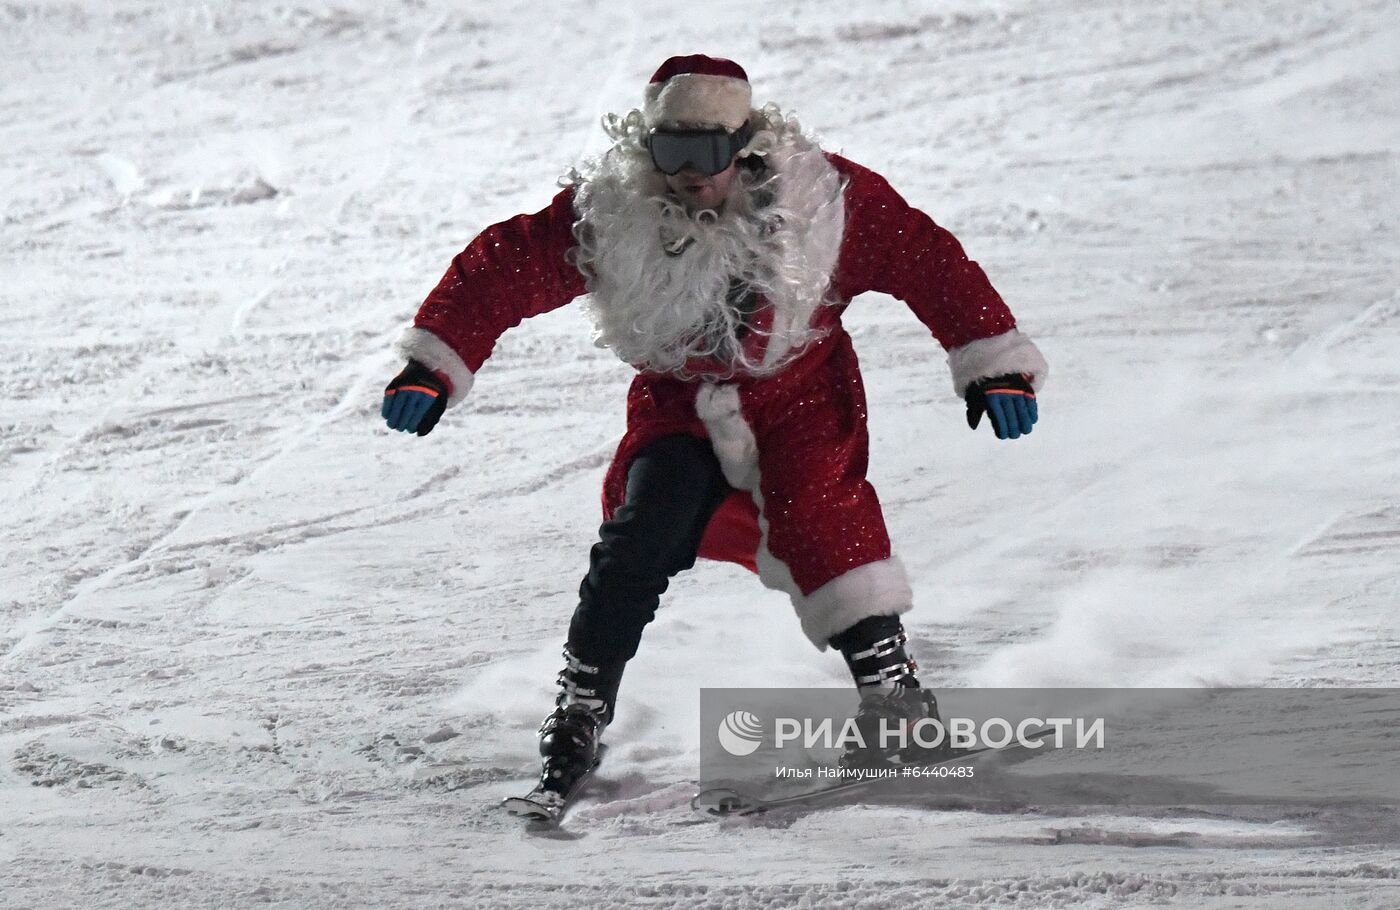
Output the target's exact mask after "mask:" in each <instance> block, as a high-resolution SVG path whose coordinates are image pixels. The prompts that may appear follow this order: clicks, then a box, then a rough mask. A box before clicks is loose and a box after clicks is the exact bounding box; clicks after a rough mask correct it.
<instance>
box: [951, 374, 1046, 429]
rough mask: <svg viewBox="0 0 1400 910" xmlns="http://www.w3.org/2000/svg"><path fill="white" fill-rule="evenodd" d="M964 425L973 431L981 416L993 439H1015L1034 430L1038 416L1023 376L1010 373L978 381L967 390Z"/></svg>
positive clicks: (1033, 392) (1027, 383)
mask: <svg viewBox="0 0 1400 910" xmlns="http://www.w3.org/2000/svg"><path fill="white" fill-rule="evenodd" d="M966 398H967V425H968V426H970V427H972V428H973V429H974V430H975V429H977V425H978V424H979V423H981V422H982V415H983V414H984V413H985V414H986V415H987V417H988V419H989V422H990V423H991V425H992V430H993V432H995V433H996V434H997V439H1019V438H1020V437H1022V436H1024V435H1026V434H1027V433H1029V432H1030V431H1031V427H1033V426H1035V422H1036V419H1037V418H1038V417H1039V413H1038V411H1037V408H1036V404H1035V389H1033V388H1031V383H1030V379H1029V377H1027V376H1024V375H1020V374H1015V373H1011V374H1008V375H1006V376H995V377H993V378H991V379H979V380H977V381H976V382H974V383H973V384H972V385H970V386H968V387H967V393H966Z"/></svg>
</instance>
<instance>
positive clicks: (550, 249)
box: [396, 187, 585, 405]
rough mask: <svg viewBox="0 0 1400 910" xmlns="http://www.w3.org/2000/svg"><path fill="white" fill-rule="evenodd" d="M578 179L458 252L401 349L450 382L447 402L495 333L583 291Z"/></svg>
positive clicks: (465, 383) (462, 392) (464, 388)
mask: <svg viewBox="0 0 1400 910" xmlns="http://www.w3.org/2000/svg"><path fill="white" fill-rule="evenodd" d="M573 197H574V190H573V188H572V187H570V188H566V189H564V190H563V191H561V192H560V193H559V194H558V195H557V196H555V197H554V200H553V201H552V202H551V203H550V204H549V206H548V207H546V208H544V209H543V210H541V211H538V212H535V213H534V214H532V215H517V216H515V217H514V218H511V219H509V220H507V221H502V222H501V223H500V224H493V225H491V226H490V227H488V228H487V229H486V230H484V231H482V232H481V233H480V234H479V235H477V237H476V239H475V240H473V241H472V242H471V243H469V244H467V248H466V249H464V250H462V252H460V253H458V254H457V256H456V257H455V258H454V259H453V260H452V265H451V266H449V267H448V269H447V274H445V275H443V276H442V280H441V281H439V282H438V284H437V287H435V288H433V290H432V292H431V293H430V294H428V297H427V299H426V300H424V301H423V305H422V306H421V307H419V309H418V315H417V316H416V317H414V320H413V327H412V328H410V329H409V330H408V331H406V332H405V333H404V335H403V337H402V338H400V339H399V342H398V344H397V345H396V349H397V350H398V352H399V353H400V354H403V355H404V356H405V357H408V358H412V359H414V360H417V361H419V362H420V363H422V364H424V365H425V366H427V367H428V368H429V369H432V370H435V371H437V372H438V373H441V374H443V375H445V376H446V377H447V378H448V380H449V381H450V382H451V383H452V392H451V394H450V395H449V396H448V404H449V405H451V404H456V403H457V402H459V401H461V400H462V399H463V398H465V397H466V395H467V392H468V391H469V390H470V389H471V386H472V382H473V379H474V377H475V374H476V372H477V370H479V369H481V365H482V363H484V362H485V361H486V358H488V357H490V356H491V350H492V349H493V348H494V347H495V346H496V340H497V339H499V338H500V337H501V335H503V334H505V331H506V330H507V329H509V328H512V327H514V326H517V325H519V324H520V323H521V321H522V320H524V319H526V318H528V317H530V316H538V315H540V314H541V313H547V312H549V311H550V310H554V309H558V308H559V307H561V306H563V305H564V304H566V303H568V302H569V301H571V300H573V299H574V298H575V297H578V296H579V295H580V294H583V293H584V291H585V286H584V278H583V275H582V274H581V273H580V272H579V270H578V269H577V268H576V267H575V266H574V265H573V264H572V263H571V262H570V261H569V258H568V253H569V250H570V249H572V248H573V246H574V236H573V224H574V209H573Z"/></svg>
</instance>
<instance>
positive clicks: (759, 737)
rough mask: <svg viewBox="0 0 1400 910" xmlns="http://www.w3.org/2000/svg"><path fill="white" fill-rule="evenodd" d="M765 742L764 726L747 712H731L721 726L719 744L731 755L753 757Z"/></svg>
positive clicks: (721, 722)
mask: <svg viewBox="0 0 1400 910" xmlns="http://www.w3.org/2000/svg"><path fill="white" fill-rule="evenodd" d="M762 742H763V724H761V723H760V722H759V720H758V718H757V717H755V716H753V715H752V714H750V713H749V712H747V711H731V712H730V713H729V715H728V716H727V717H725V718H724V720H722V721H720V724H719V744H720V745H721V746H723V747H724V751H726V752H728V753H729V754H730V755H739V756H743V755H752V754H753V753H754V752H756V751H758V747H759V746H760V745H761V744H762Z"/></svg>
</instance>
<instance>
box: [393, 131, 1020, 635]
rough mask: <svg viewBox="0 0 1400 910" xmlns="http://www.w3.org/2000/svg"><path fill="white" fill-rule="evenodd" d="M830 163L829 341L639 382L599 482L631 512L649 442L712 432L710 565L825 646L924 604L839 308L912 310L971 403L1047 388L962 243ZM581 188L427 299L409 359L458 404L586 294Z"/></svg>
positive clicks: (878, 181) (519, 224)
mask: <svg viewBox="0 0 1400 910" xmlns="http://www.w3.org/2000/svg"><path fill="white" fill-rule="evenodd" d="M825 158H826V161H827V162H829V164H830V165H831V166H832V167H834V168H835V170H836V172H837V173H839V175H840V177H841V178H842V180H843V182H844V184H845V186H844V191H843V192H842V200H841V201H842V202H843V203H844V212H843V213H842V217H843V223H842V224H841V225H840V226H839V227H840V234H839V255H838V256H837V257H836V260H835V261H836V266H835V269H834V270H833V273H832V275H831V278H830V281H831V284H830V292H829V293H828V299H830V300H832V301H833V303H832V305H827V306H822V307H819V308H817V309H816V310H815V312H814V313H813V315H812V319H813V321H814V324H815V325H817V326H818V327H820V328H822V329H823V330H824V334H823V335H822V336H821V337H820V338H819V340H817V341H815V342H814V343H811V344H810V345H808V346H806V347H805V348H804V349H803V350H802V353H801V354H800V355H799V356H797V357H796V358H795V359H794V360H792V361H791V362H789V363H788V364H787V365H786V366H785V367H783V368H782V369H781V370H780V371H779V372H777V373H776V374H774V375H767V376H744V375H740V376H737V377H732V378H730V379H727V380H724V381H711V380H707V379H705V378H703V377H699V378H678V377H676V376H673V375H665V374H660V373H656V372H648V371H642V372H639V373H638V375H637V376H636V378H635V379H634V380H633V383H632V386H631V389H630V390H629V393H628V397H627V431H626V434H625V436H624V437H623V439H622V441H621V443H620V445H619V446H618V449H617V453H616V455H615V457H614V459H613V461H612V464H611V466H610V468H609V470H608V472H607V476H606V479H605V480H604V485H603V510H604V513H605V516H606V515H611V514H612V512H613V510H615V509H616V508H617V507H618V506H619V505H620V504H621V503H622V499H623V495H624V491H625V486H626V476H627V468H628V466H629V465H630V463H631V461H632V459H633V458H634V457H635V455H636V454H637V453H638V452H639V451H640V450H641V449H642V448H643V447H644V446H646V445H647V444H648V443H649V442H651V441H653V440H655V439H657V438H658V437H660V436H663V435H667V434H672V433H684V434H689V435H693V436H698V437H702V438H708V439H710V440H711V443H712V445H713V447H714V449H715V452H716V454H717V455H718V456H719V460H720V463H721V466H722V467H723V468H724V472H725V476H726V478H727V479H728V480H729V482H730V483H731V484H732V485H733V486H734V487H735V488H736V492H735V493H734V494H733V495H731V497H730V498H729V499H728V500H727V501H726V502H725V504H724V505H723V506H722V507H721V509H720V510H719V512H717V513H716V515H715V517H714V519H713V520H712V521H711V523H710V526H709V528H708V530H707V532H706V535H705V538H704V542H703V544H702V547H701V555H702V556H704V557H708V558H713V559H724V560H729V561H733V562H738V563H740V564H743V565H746V566H748V567H749V568H750V569H754V570H756V571H758V573H759V574H760V576H761V577H762V579H763V581H764V583H765V584H767V585H769V586H770V587H774V588H778V589H781V590H785V591H787V592H788V593H789V594H790V595H791V596H792V598H793V601H794V604H795V605H796V607H797V612H798V616H799V619H800V620H801V622H802V626H803V630H804V631H805V632H806V634H807V635H808V637H809V638H811V640H812V641H813V642H814V644H816V645H817V646H818V647H819V648H823V647H825V643H826V641H827V639H828V638H829V637H830V636H831V635H834V634H836V633H837V632H839V631H841V630H843V629H845V628H848V627H849V626H850V625H852V624H853V623H855V622H858V621H859V620H861V619H863V618H865V617H867V616H872V615H882V614H883V615H888V614H892V613H901V612H904V611H905V610H907V609H909V607H910V606H911V603H912V595H911V593H910V590H909V585H908V582H907V580H906V577H905V574H904V571H903V568H902V567H901V566H900V564H899V562H898V560H897V559H895V558H893V557H892V555H891V548H890V540H889V535H888V533H887V532H886V529H885V523H884V519H883V516H882V514H881V511H880V504H879V500H878V498H877V496H876V493H875V490H874V488H873V487H872V486H871V485H870V483H869V482H868V481H867V479H866V476H865V475H866V466H867V449H868V435H867V429H866V404H865V394H864V389H863V386H862V383H861V376H860V370H859V367H858V364H857V360H856V354H855V350H854V348H853V347H852V344H851V339H850V336H849V335H848V334H847V333H846V331H845V330H844V329H843V328H842V327H841V313H842V311H843V310H844V309H845V306H846V305H847V304H848V303H849V302H850V300H851V299H852V298H854V297H856V296H858V295H859V294H862V293H864V292H866V291H879V292H882V293H886V294H889V295H891V296H893V297H896V298H898V299H900V300H902V301H904V302H905V303H906V304H908V306H909V307H910V309H911V310H913V312H914V315H915V316H916V317H917V318H918V319H919V320H920V321H921V322H922V323H923V324H924V325H925V326H927V327H928V329H929V331H930V332H931V333H932V335H933V337H934V338H935V339H937V340H938V342H939V343H941V344H942V345H943V347H944V348H946V349H948V351H949V360H950V366H951V368H952V371H953V382H954V388H955V390H956V391H957V392H958V393H959V394H961V393H962V392H963V391H964V390H965V388H966V386H967V385H968V383H970V382H972V381H973V380H975V379H978V378H981V377H985V376H996V375H1002V374H1005V373H1026V374H1029V375H1031V376H1032V377H1033V379H1032V381H1033V382H1034V383H1035V384H1036V385H1037V386H1038V385H1039V383H1040V381H1041V380H1042V379H1043V376H1044V374H1045V372H1046V367H1045V362H1044V360H1043V358H1042V357H1041V356H1040V354H1039V352H1038V351H1037V350H1036V348H1035V346H1034V345H1033V344H1031V342H1030V341H1029V340H1028V339H1027V338H1025V336H1023V335H1021V334H1020V333H1019V332H1018V331H1017V330H1016V323H1015V320H1014V318H1013V317H1012V315H1011V312H1010V311H1009V310H1008V308H1007V307H1006V305H1005V303H1004V302H1003V301H1002V299H1001V298H1000V296H999V295H998V294H997V293H996V291H995V290H994V289H993V288H992V286H991V283H990V282H989V281H988V280H987V277H986V275H985V274H984V273H983V271H982V269H981V268H980V267H979V266H978V265H977V263H975V262H973V261H971V260H969V259H968V258H967V256H966V254H965V253H964V252H963V249H962V247H961V245H960V244H959V243H958V241H957V240H956V238H954V237H953V235H952V234H950V233H949V232H948V231H946V230H944V229H943V228H941V227H939V226H938V225H936V224H935V223H934V222H933V220H932V219H930V218H929V216H928V215H926V214H924V213H923V212H922V211H919V210H918V209H916V208H913V207H912V206H910V205H909V204H908V203H907V202H905V200H904V199H903V198H902V197H900V195H899V194H898V193H897V192H895V190H894V189H893V188H892V187H891V186H890V185H889V183H888V182H886V181H885V179H884V178H882V177H881V176H879V175H878V174H876V173H874V172H873V171H870V170H868V169H866V168H864V167H861V166H860V165H858V164H855V163H853V162H851V161H848V160H846V159H844V158H842V157H840V156H838V155H834V154H829V153H827V154H826V155H825ZM575 194H576V188H575V187H569V188H566V189H564V190H563V191H562V192H560V193H559V194H558V195H557V196H555V198H554V200H553V201H552V202H551V203H550V205H549V206H548V207H547V208H545V209H543V210H542V211H539V212H536V213H534V214H531V215H519V216H516V217H515V218H512V219H510V220H508V221H505V222H502V223H500V224H496V225H493V226H491V227H489V228H487V229H486V230H484V231H483V232H482V233H481V234H480V235H479V236H478V237H477V238H476V239H475V240H473V241H472V242H471V244H470V245H468V246H467V248H466V249H465V250H463V251H462V252H461V253H460V254H459V255H458V256H457V257H456V258H455V259H454V260H453V262H452V266H451V268H449V269H448V271H447V273H446V275H444V276H443V279H442V281H441V282H440V283H439V284H438V286H437V287H436V288H434V289H433V291H432V293H430V294H429V295H428V297H427V299H426V301H425V302H424V303H423V305H422V307H421V308H420V310H419V312H418V314H417V317H416V318H415V320H414V327H413V328H412V329H410V330H409V331H408V333H406V335H405V338H404V340H403V341H402V342H401V343H400V350H401V351H402V352H403V353H405V354H406V355H408V356H411V357H414V358H416V359H417V360H419V361H421V362H423V363H425V364H426V365H428V366H429V367H431V368H433V369H435V370H438V371H439V372H442V373H444V374H446V375H447V376H448V377H449V378H450V379H451V380H452V385H453V389H452V392H451V395H450V397H449V403H456V402H457V401H460V400H461V399H462V398H463V397H465V395H466V393H467V391H468V390H469V389H470V387H471V384H472V380H473V376H474V374H475V373H476V372H477V370H479V369H480V368H481V365H482V364H483V363H484V362H485V361H486V359H487V358H488V357H489V356H490V353H491V350H492V348H493V347H494V345H495V343H496V340H497V339H498V338H499V337H500V336H501V335H502V334H503V333H504V332H505V331H506V330H507V329H509V328H511V327H513V326H515V325H518V324H519V323H520V322H521V321H522V320H524V319H526V318H528V317H530V316H535V315H539V314H541V313H546V312H548V311H550V310H553V309H556V308H558V307H560V306H563V305H564V304H566V303H568V302H570V301H571V300H573V299H575V298H576V297H578V296H580V295H582V294H584V293H585V292H586V291H587V290H588V284H587V281H586V279H585V276H584V274H583V273H582V272H580V270H579V268H578V267H576V266H575V265H574V264H573V261H572V257H571V255H570V253H571V251H572V250H574V248H575V247H576V245H577V243H578V241H577V239H576V237H575V223H576V222H577V221H578V220H579V216H578V213H577V212H576V210H575V203H576V199H575Z"/></svg>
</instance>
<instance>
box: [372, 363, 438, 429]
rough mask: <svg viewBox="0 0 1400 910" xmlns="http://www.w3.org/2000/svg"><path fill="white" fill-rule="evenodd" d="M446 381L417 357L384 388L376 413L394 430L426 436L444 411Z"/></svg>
mask: <svg viewBox="0 0 1400 910" xmlns="http://www.w3.org/2000/svg"><path fill="white" fill-rule="evenodd" d="M447 396H448V388H447V383H445V382H444V381H443V380H442V379H440V378H439V377H438V375H437V374H436V373H434V372H433V371H432V370H430V369H428V368H427V367H425V366H423V364H421V363H419V362H418V361H416V360H410V361H409V362H408V366H406V367H404V368H403V372H401V373H399V375H397V376H395V377H394V380H393V382H390V383H389V385H388V387H387V388H385V389H384V404H383V406H382V407H380V409H379V416H381V417H383V418H384V420H385V422H386V423H388V424H389V426H390V427H392V428H393V429H395V430H399V431H400V432H403V433H417V434H418V435H419V436H427V435H428V434H429V433H431V432H432V430H433V427H435V426H437V422H438V418H439V417H441V416H442V412H443V411H445V410H447Z"/></svg>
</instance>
